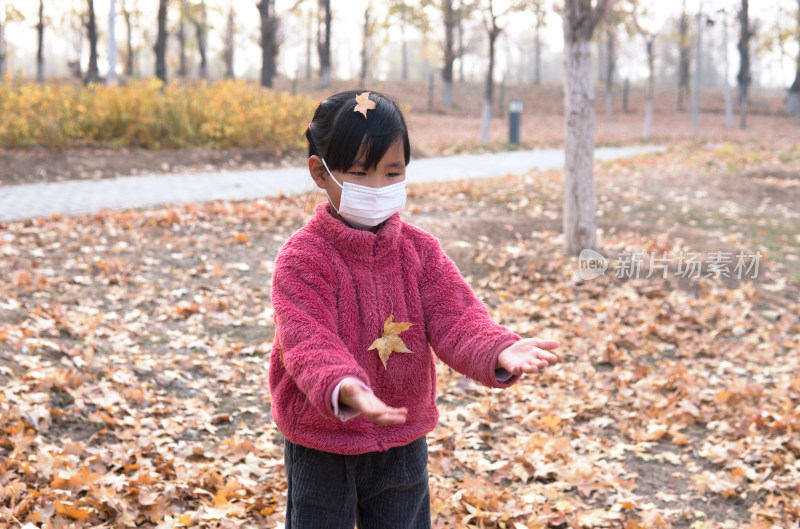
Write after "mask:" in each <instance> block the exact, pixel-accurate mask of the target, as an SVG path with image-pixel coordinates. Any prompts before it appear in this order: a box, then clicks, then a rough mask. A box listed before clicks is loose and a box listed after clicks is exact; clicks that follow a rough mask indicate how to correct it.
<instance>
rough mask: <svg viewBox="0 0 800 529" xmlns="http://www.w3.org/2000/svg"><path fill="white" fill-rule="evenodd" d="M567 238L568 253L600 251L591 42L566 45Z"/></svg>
mask: <svg viewBox="0 0 800 529" xmlns="http://www.w3.org/2000/svg"><path fill="white" fill-rule="evenodd" d="M564 71H565V74H566V75H565V85H566V86H565V97H566V108H565V127H566V140H565V145H564V152H565V156H566V159H565V170H564V235H565V242H566V251H567V253H568V254H569V255H577V254H579V253H580V251H581V250H583V249H584V248H590V249H593V250H599V248H598V245H597V218H596V214H597V213H596V206H595V189H594V172H593V171H594V133H595V111H594V97H595V96H594V84H593V82H592V54H591V48H590V41H589V40H588V39H586V40H578V41H576V42H570V41H567V42H565V43H564Z"/></svg>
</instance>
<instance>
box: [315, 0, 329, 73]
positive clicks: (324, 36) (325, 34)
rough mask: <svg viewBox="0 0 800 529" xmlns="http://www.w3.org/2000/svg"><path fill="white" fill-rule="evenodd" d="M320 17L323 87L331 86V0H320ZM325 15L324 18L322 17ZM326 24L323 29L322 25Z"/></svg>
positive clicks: (319, 35)
mask: <svg viewBox="0 0 800 529" xmlns="http://www.w3.org/2000/svg"><path fill="white" fill-rule="evenodd" d="M319 8H320V11H321V13H320V19H319V26H318V27H317V51H318V52H319V76H320V80H321V82H322V87H323V88H330V87H331V77H332V75H331V19H332V16H331V0H319ZM322 15H324V20H323V18H322ZM323 24H324V25H325V28H324V30H323V28H322V25H323Z"/></svg>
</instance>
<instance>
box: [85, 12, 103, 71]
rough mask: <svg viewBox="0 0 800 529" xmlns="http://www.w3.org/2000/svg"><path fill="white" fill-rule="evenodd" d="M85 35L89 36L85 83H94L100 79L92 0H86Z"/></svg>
mask: <svg viewBox="0 0 800 529" xmlns="http://www.w3.org/2000/svg"><path fill="white" fill-rule="evenodd" d="M87 7H88V11H87V22H86V35H87V37H88V38H89V68H88V70H87V72H86V79H85V80H84V82H85V83H86V84H90V83H96V82H97V81H99V80H100V73H99V71H98V69H97V19H96V17H95V12H94V0H87Z"/></svg>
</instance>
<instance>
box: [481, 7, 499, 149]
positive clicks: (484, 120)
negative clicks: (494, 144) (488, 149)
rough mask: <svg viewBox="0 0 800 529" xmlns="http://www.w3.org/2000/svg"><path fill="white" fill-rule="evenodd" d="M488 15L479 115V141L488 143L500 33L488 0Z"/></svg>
mask: <svg viewBox="0 0 800 529" xmlns="http://www.w3.org/2000/svg"><path fill="white" fill-rule="evenodd" d="M489 16H490V23H491V27H488V28H487V29H488V30H489V35H488V36H489V67H488V68H487V71H486V84H485V85H484V90H483V113H482V116H481V143H483V144H487V143H489V130H490V128H491V125H492V102H493V101H494V56H495V44H496V42H497V37H498V36H499V35H500V28H499V27H498V26H497V19H496V17H495V15H494V13H493V12H492V2H491V1H490V2H489Z"/></svg>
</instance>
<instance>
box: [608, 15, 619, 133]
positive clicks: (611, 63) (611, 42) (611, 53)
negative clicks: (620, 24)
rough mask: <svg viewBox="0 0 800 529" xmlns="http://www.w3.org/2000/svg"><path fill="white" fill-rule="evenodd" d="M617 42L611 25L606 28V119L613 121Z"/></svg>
mask: <svg viewBox="0 0 800 529" xmlns="http://www.w3.org/2000/svg"><path fill="white" fill-rule="evenodd" d="M615 44H616V37H615V35H614V28H613V27H612V26H610V25H609V26H608V27H607V28H606V121H611V119H612V113H613V112H612V111H613V106H612V103H613V96H614V70H615V68H616V63H617V56H616V53H617V52H616V49H615V48H616V46H615Z"/></svg>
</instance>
